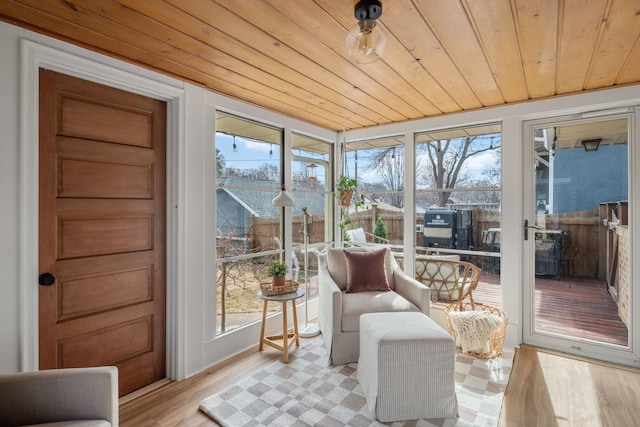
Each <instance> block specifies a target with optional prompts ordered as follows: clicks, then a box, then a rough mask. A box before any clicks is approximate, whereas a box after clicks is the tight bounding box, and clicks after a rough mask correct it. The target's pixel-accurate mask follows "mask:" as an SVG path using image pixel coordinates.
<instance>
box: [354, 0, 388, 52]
mask: <svg viewBox="0 0 640 427" xmlns="http://www.w3.org/2000/svg"><path fill="white" fill-rule="evenodd" d="M380 15H382V3H380V1H379V0H361V1H359V2H358V3H357V4H356V6H355V8H354V16H355V18H356V19H357V20H358V23H357V24H356V26H354V27H353V28H352V29H351V31H349V33H348V34H347V37H346V38H345V43H346V45H347V50H348V51H349V56H351V58H353V60H354V61H355V62H357V63H359V64H367V63H371V62H375V61H377V60H378V59H379V58H380V56H381V55H382V51H383V50H384V47H385V45H386V43H387V37H386V36H385V34H384V32H383V31H382V30H380V29H377V30H375V31H374V28H375V27H376V19H378V18H379V17H380Z"/></svg>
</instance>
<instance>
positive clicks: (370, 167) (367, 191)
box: [341, 136, 405, 250]
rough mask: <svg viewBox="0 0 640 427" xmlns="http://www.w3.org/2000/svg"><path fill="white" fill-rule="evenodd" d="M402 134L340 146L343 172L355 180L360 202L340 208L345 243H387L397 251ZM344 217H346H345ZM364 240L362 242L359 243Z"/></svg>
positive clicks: (402, 178)
mask: <svg viewBox="0 0 640 427" xmlns="http://www.w3.org/2000/svg"><path fill="white" fill-rule="evenodd" d="M403 141H404V136H397V137H388V138H381V139H375V140H366V141H357V142H350V143H347V144H345V145H344V148H343V149H344V154H343V155H344V170H343V175H344V176H346V177H349V178H353V179H356V180H357V183H358V192H359V193H360V194H361V195H362V196H364V204H363V205H361V206H357V205H356V203H355V202H354V201H352V202H351V204H350V205H349V206H344V207H342V209H341V216H342V218H341V224H343V231H344V232H343V240H345V241H346V242H348V244H363V243H365V244H387V245H391V246H392V247H397V248H399V250H401V247H402V244H403V241H404V240H403V239H404V237H403V234H404V230H403V223H404V219H403V212H404V181H405V158H404V146H403ZM345 219H346V220H345ZM363 240H364V242H363Z"/></svg>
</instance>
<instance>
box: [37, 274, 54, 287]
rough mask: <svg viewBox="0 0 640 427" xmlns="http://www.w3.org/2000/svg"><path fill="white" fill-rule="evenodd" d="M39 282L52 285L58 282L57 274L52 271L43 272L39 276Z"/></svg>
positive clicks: (43, 284)
mask: <svg viewBox="0 0 640 427" xmlns="http://www.w3.org/2000/svg"><path fill="white" fill-rule="evenodd" d="M38 283H39V284H40V285H42V286H51V285H53V284H54V283H56V276H54V275H53V274H51V273H42V274H41V275H40V276H39V277H38Z"/></svg>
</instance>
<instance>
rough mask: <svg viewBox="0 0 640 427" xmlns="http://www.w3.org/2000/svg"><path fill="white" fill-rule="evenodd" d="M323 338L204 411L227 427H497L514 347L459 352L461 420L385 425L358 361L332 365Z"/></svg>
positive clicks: (238, 386)
mask: <svg viewBox="0 0 640 427" xmlns="http://www.w3.org/2000/svg"><path fill="white" fill-rule="evenodd" d="M327 360H328V359H327V352H326V350H325V348H324V346H323V344H322V341H321V340H320V339H318V340H316V341H314V342H312V343H310V344H306V345H304V346H301V347H300V348H298V349H297V350H295V351H294V352H293V353H292V354H290V356H289V363H288V364H285V363H282V362H275V363H273V364H272V365H269V366H267V367H266V368H264V369H263V370H261V371H259V372H257V373H255V374H254V375H252V376H250V377H248V378H246V379H244V380H242V381H240V382H239V383H238V384H235V385H233V386H231V387H229V388H227V389H226V390H224V391H221V392H220V393H218V394H215V395H213V396H211V397H208V398H206V399H205V400H203V401H202V403H200V410H201V411H203V412H204V413H205V414H207V415H208V416H209V417H211V418H212V419H213V420H214V421H215V422H217V423H219V424H220V425H222V426H224V427H241V426H283V427H285V426H286V427H289V426H300V427H302V426H322V427H331V426H385V425H391V426H394V427H396V426H416V427H422V426H425V427H429V426H475V427H477V426H496V425H497V424H498V417H499V416H500V409H501V407H502V398H503V395H504V390H505V388H506V386H507V382H508V381H509V374H510V373H511V366H512V361H513V351H504V352H503V354H502V355H501V356H500V357H497V358H495V359H492V360H483V359H475V358H473V357H470V356H466V355H463V354H456V378H455V380H456V395H457V397H458V406H459V418H456V419H433V420H418V421H408V422H404V423H393V424H382V423H380V422H378V421H376V420H375V419H374V418H373V417H372V416H371V414H370V413H369V410H368V409H367V406H366V401H365V398H364V394H363V393H362V388H361V387H360V385H359V384H358V381H357V380H356V370H357V368H358V364H357V363H350V364H348V365H341V366H329V365H328V363H327Z"/></svg>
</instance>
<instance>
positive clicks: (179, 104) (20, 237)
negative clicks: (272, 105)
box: [0, 22, 640, 379]
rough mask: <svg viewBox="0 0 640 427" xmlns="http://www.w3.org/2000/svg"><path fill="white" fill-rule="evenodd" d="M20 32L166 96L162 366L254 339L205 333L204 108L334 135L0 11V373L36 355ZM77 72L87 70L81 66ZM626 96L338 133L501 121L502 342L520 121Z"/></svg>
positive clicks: (516, 233)
mask: <svg viewBox="0 0 640 427" xmlns="http://www.w3.org/2000/svg"><path fill="white" fill-rule="evenodd" d="M25 39H26V40H31V41H33V42H35V44H34V45H32V47H34V46H35V47H38V46H44V47H50V48H53V50H55V51H59V52H63V53H65V54H67V55H70V57H72V58H77V60H72V61H61V63H60V64H58V65H57V67H58V68H60V69H61V70H65V69H67V68H73V67H76V69H74V70H72V71H73V72H75V73H77V74H79V75H82V74H83V73H87V72H88V73H89V74H91V73H92V70H93V71H95V72H96V73H98V74H100V73H102V74H104V73H106V75H107V77H108V75H109V74H111V75H112V77H113V78H107V80H111V83H113V84H114V85H120V86H123V87H126V85H128V84H133V86H135V88H138V89H139V90H141V91H143V92H144V91H145V90H148V91H149V92H154V91H155V93H156V94H157V96H158V97H161V98H163V97H164V98H166V99H168V103H169V116H170V118H169V139H170V141H169V146H168V157H169V160H168V176H169V184H168V204H169V206H168V240H169V245H168V246H169V247H168V259H169V265H168V274H167V277H168V282H169V284H168V286H169V292H168V300H169V302H168V304H169V307H168V310H169V321H170V325H169V328H168V329H169V331H168V334H169V340H168V346H169V350H168V351H169V360H170V363H169V372H170V373H171V376H172V377H173V378H176V379H181V378H185V377H188V376H190V375H192V374H194V373H196V372H198V371H200V370H202V369H204V368H205V367H207V366H209V365H211V364H214V363H216V362H219V361H221V360H223V359H225V358H226V357H228V356H229V355H232V354H235V353H238V352H241V351H243V350H244V349H246V348H249V347H251V346H253V345H255V344H256V341H257V337H258V332H259V331H258V325H255V324H254V325H251V326H249V327H247V328H243V329H241V330H240V331H238V333H234V334H228V335H226V336H223V337H219V338H215V333H214V332H213V331H214V329H213V325H214V323H213V322H214V320H215V300H214V298H215V283H214V280H213V279H212V278H213V277H215V265H214V262H213V260H214V259H215V247H214V245H215V239H214V237H213V234H212V233H213V232H214V226H213V213H214V212H215V205H214V203H215V190H214V187H213V185H214V182H213V174H214V171H213V164H214V159H215V149H214V144H213V141H214V140H213V138H214V132H215V123H214V117H213V112H214V110H215V108H216V107H221V108H224V109H226V110H231V111H236V112H239V113H241V114H243V115H245V116H248V117H252V118H256V119H259V120H264V121H267V122H270V123H273V124H276V125H279V126H282V127H284V128H285V131H286V132H290V131H291V130H294V129H295V130H296V131H300V132H303V133H307V134H312V135H316V136H318V137H320V138H323V139H328V140H335V139H336V137H337V135H336V134H335V133H334V132H331V131H328V130H326V129H321V128H317V127H315V126H312V125H309V124H306V123H303V122H299V121H297V120H294V119H291V118H287V117H284V116H282V115H279V114H276V113H273V112H270V111H266V110H263V109H260V108H257V107H254V106H249V105H247V104H244V103H242V102H238V101H235V100H231V99H229V98H226V97H222V96H219V95H216V94H213V93H211V92H209V91H206V90H204V89H202V88H200V87H196V86H193V85H190V84H185V83H182V82H180V81H177V80H175V79H171V78H168V77H166V76H163V75H159V74H157V73H152V72H150V71H148V70H145V69H142V68H139V67H135V66H132V65H130V64H127V63H123V62H120V61H116V60H114V59H112V58H108V57H105V56H102V55H98V54H95V53H92V52H89V51H86V50H84V49H80V48H78V47H75V46H71V45H69V44H66V43H62V42H59V41H57V40H53V39H51V38H48V37H44V36H42V35H39V34H35V33H32V32H30V31H26V30H23V29H21V28H18V27H15V26H12V25H9V24H6V23H2V22H0V56H1V57H2V58H3V60H2V61H0V129H1V130H2V133H1V136H0V138H1V141H0V147H1V155H0V196H1V197H2V201H3V202H2V203H0V271H2V272H3V277H2V282H1V283H0V373H4V372H16V371H20V370H28V369H34V368H36V367H37V344H36V343H37V283H36V278H37V229H35V230H34V229H33V228H34V227H33V225H34V224H36V225H37V161H36V160H35V159H34V158H33V157H34V155H35V154H37V145H36V146H34V143H36V142H35V141H34V139H35V138H36V137H35V136H34V135H37V106H36V105H37V104H36V103H35V102H36V101H37V100H34V99H32V98H33V96H30V95H33V94H34V93H37V87H34V85H35V83H34V80H33V79H34V77H33V69H29V67H33V64H37V63H38V61H41V60H42V58H40V57H39V53H37V49H36V51H34V52H35V53H34V52H31V56H32V57H31V59H30V60H29V61H25V59H24V55H23V54H22V53H21V43H22V47H23V51H24V43H23V42H21V40H25ZM45 56H46V55H45ZM54 56H55V55H54ZM23 61H24V62H23ZM91 64H93V65H91ZM87 67H89V68H87ZM85 77H86V78H88V79H92V76H90V75H89V76H85ZM104 77H105V75H102V78H104ZM98 80H100V78H98ZM131 82H133V83H131ZM103 83H104V82H103ZM135 88H132V90H136V89H135ZM630 103H631V104H640V85H637V86H632V87H627V88H619V89H613V90H608V91H601V92H594V93H589V94H584V95H579V96H570V97H563V98H557V99H552V100H546V101H538V102H531V103H526V104H518V105H514V106H509V107H499V108H493V109H487V110H482V111H476V112H471V113H461V114H454V115H449V116H444V117H436V118H432V119H424V120H417V121H414V122H407V123H402V124H392V125H388V126H382V127H378V128H371V129H362V130H357V131H351V132H347V135H346V139H347V140H354V139H364V138H371V137H379V136H382V135H398V134H403V133H405V132H419V131H422V130H426V129H436V128H445V127H458V126H461V125H470V124H474V123H479V122H487V121H502V123H503V152H502V154H503V212H505V213H506V214H505V215H503V218H502V226H503V228H504V231H505V232H504V233H503V236H504V240H503V246H502V247H503V262H502V265H503V269H502V286H503V295H504V297H503V298H504V307H505V310H506V311H507V313H508V314H509V316H510V329H509V330H510V333H509V336H508V342H509V343H510V344H511V345H515V344H518V343H520V342H521V338H522V333H521V325H522V321H521V317H522V275H523V268H522V265H523V260H522V242H521V240H520V236H521V221H522V216H523V211H522V205H523V200H522V190H523V177H522V172H521V171H522V156H523V137H522V122H523V121H524V120H527V119H533V118H539V117H545V116H553V115H557V114H560V113H562V114H567V113H572V112H573V113H575V112H578V111H584V110H596V109H599V108H605V107H614V106H616V105H621V104H630ZM589 105H590V107H585V106H589ZM21 111H24V114H21ZM340 138H342V135H340ZM21 161H22V162H24V164H21ZM338 170H339V168H338ZM407 190H408V191H411V190H412V188H407ZM637 199H640V197H638V198H637ZM636 211H637V210H636ZM407 215H410V214H409V213H408V214H407ZM636 218H637V213H636ZM634 219H635V218H634ZM636 223H640V221H639V222H636ZM289 234H290V233H289ZM634 236H638V233H635V234H634ZM636 240H637V237H636ZM634 301H635V302H634V304H635V306H634V307H635V308H634V310H635V312H636V313H637V312H639V311H638V309H639V308H640V306H639V304H638V297H637V296H636V297H635V298H634ZM278 322H279V320H278V319H277V318H274V319H272V320H271V321H270V324H269V325H268V329H271V330H274V329H276V328H277V327H278ZM637 329H640V328H637V327H636V330H637Z"/></svg>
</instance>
